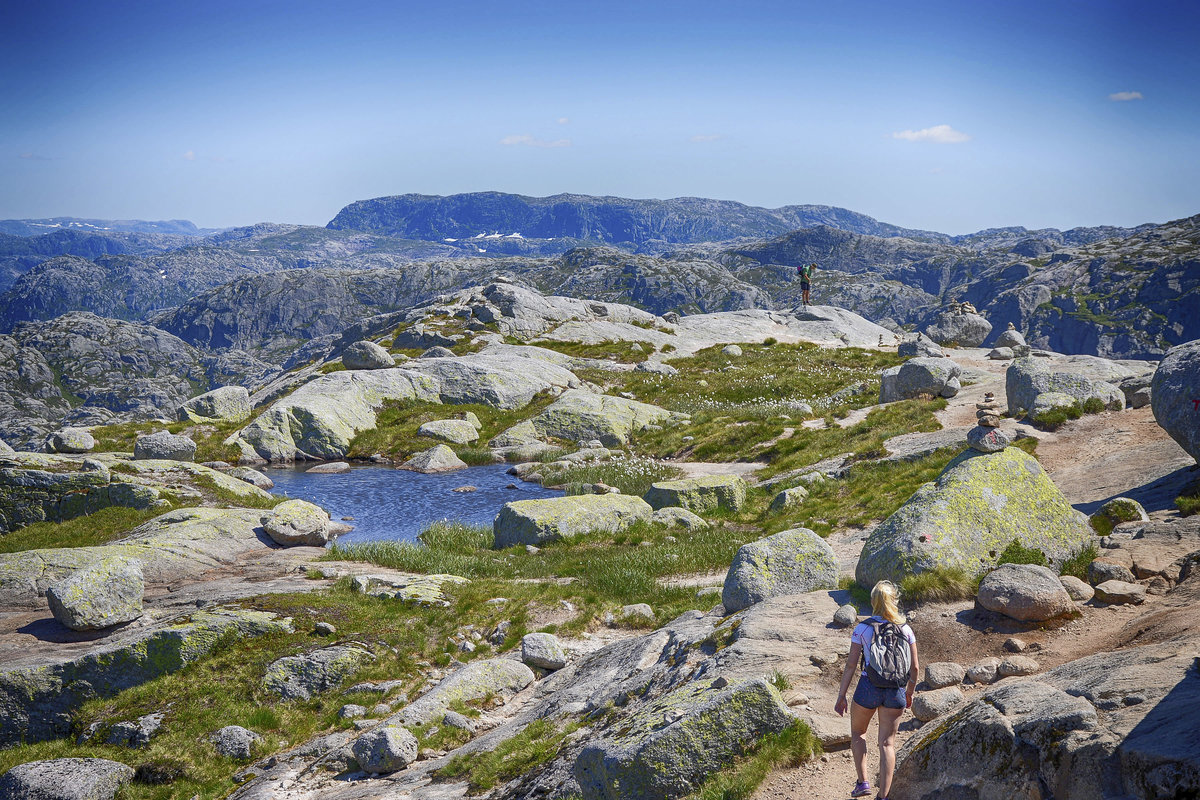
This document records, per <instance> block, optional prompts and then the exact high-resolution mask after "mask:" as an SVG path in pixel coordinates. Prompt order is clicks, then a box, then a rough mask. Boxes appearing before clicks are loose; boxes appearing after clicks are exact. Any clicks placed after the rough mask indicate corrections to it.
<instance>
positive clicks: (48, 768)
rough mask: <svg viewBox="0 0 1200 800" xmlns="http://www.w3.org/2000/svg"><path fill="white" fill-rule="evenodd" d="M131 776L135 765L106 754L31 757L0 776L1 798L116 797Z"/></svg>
mask: <svg viewBox="0 0 1200 800" xmlns="http://www.w3.org/2000/svg"><path fill="white" fill-rule="evenodd" d="M131 780H133V769H132V768H131V767H127V766H125V765H124V764H121V763H120V762H117V761H109V760H107V759H104V758H54V759H50V760H48V761H29V762H27V763H25V764H18V765H16V766H15V767H13V768H12V769H10V770H9V771H8V772H6V773H5V774H4V777H3V778H0V800H112V798H114V797H116V795H117V792H119V791H120V790H121V787H122V786H124V785H125V784H127V783H129V782H130V781H131Z"/></svg>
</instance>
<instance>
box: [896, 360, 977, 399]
mask: <svg viewBox="0 0 1200 800" xmlns="http://www.w3.org/2000/svg"><path fill="white" fill-rule="evenodd" d="M961 375H962V367H960V366H959V365H958V364H956V363H955V362H953V361H951V360H950V359H948V358H910V359H909V360H908V361H906V362H904V363H903V364H901V365H900V368H899V369H898V370H897V371H896V377H895V383H894V384H893V385H894V387H895V390H894V395H891V394H889V396H888V397H886V398H885V397H883V395H882V388H881V395H880V400H881V401H882V402H887V403H890V402H893V401H895V400H906V399H909V398H913V397H920V396H921V395H930V396H932V397H953V396H954V395H956V394H958V389H959V388H960V387H959V383H958V378H959V377H960V376H961Z"/></svg>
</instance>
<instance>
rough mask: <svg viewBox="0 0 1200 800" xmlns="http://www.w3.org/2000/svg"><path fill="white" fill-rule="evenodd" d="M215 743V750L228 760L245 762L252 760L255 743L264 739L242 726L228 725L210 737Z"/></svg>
mask: <svg viewBox="0 0 1200 800" xmlns="http://www.w3.org/2000/svg"><path fill="white" fill-rule="evenodd" d="M208 739H209V741H210V742H212V743H213V749H215V750H216V751H217V753H218V754H220V755H223V756H225V757H226V758H236V759H238V760H239V761H244V760H246V759H248V758H250V753H251V751H252V750H253V748H254V743H255V742H257V741H260V740H261V739H262V737H261V736H259V735H258V734H257V733H255V732H254V731H252V730H249V729H247V728H243V727H242V726H241V725H226V726H225V727H224V728H221V729H220V730H217V731H213V733H212V734H211V735H210V736H209V737H208Z"/></svg>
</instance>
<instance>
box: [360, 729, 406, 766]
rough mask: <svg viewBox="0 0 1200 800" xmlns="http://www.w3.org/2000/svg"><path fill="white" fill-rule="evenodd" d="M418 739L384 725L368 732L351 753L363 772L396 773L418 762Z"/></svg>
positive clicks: (401, 730) (361, 737) (402, 730)
mask: <svg viewBox="0 0 1200 800" xmlns="http://www.w3.org/2000/svg"><path fill="white" fill-rule="evenodd" d="M418 747H419V745H418V743H417V737H415V736H413V735H412V734H411V733H409V732H408V731H407V730H405V729H404V728H400V727H397V726H395V725H384V726H382V727H379V728H375V729H373V730H370V731H367V732H366V733H364V734H363V735H362V736H360V737H358V740H357V741H355V743H354V745H353V747H352V748H351V751H352V752H353V753H354V760H355V761H357V762H358V766H359V767H360V768H361V769H362V770H363V772H370V773H373V774H378V773H386V772H395V771H397V770H401V769H404V768H405V767H407V766H408V765H409V764H411V763H412V762H414V761H416V760H417V749H418Z"/></svg>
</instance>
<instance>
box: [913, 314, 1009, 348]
mask: <svg viewBox="0 0 1200 800" xmlns="http://www.w3.org/2000/svg"><path fill="white" fill-rule="evenodd" d="M991 332H992V323H990V322H988V321H987V320H986V319H984V318H983V317H981V316H979V315H978V314H955V313H952V312H943V313H941V314H938V315H937V317H936V318H935V319H934V321H933V324H932V325H930V326H929V327H927V328H926V329H925V333H926V334H927V335H928V336H929V338H930V339H932V340H933V341H935V342H937V343H938V344H941V345H954V346H956V347H979V345H981V344H983V340H984V339H986V338H987V337H988V334H989V333H991Z"/></svg>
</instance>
